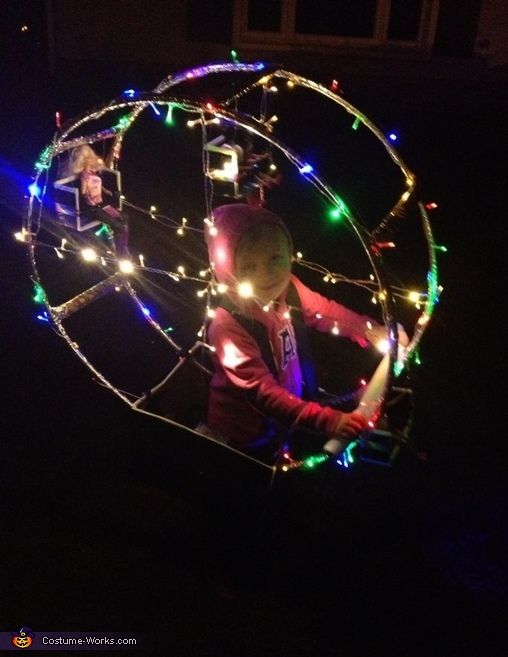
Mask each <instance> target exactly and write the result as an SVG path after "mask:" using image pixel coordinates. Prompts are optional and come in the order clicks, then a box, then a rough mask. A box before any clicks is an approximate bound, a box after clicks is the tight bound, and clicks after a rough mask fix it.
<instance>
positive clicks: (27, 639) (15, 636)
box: [11, 627, 35, 648]
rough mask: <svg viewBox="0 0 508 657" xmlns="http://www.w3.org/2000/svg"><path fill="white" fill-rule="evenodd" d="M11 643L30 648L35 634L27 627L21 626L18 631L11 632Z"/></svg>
mask: <svg viewBox="0 0 508 657" xmlns="http://www.w3.org/2000/svg"><path fill="white" fill-rule="evenodd" d="M11 634H12V645H13V646H15V647H16V648H30V646H31V645H32V641H33V637H34V636H35V634H34V633H33V632H32V630H31V629H30V628H29V627H22V628H21V629H20V631H19V632H11Z"/></svg>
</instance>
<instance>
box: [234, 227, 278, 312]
mask: <svg viewBox="0 0 508 657" xmlns="http://www.w3.org/2000/svg"><path fill="white" fill-rule="evenodd" d="M235 264H236V277H237V279H238V281H239V282H243V281H248V282H249V283H250V284H251V285H252V287H253V290H254V294H255V296H256V297H257V298H259V299H260V300H261V301H262V302H263V303H268V302H269V301H272V300H274V299H277V298H278V297H279V296H280V295H281V294H282V292H283V291H284V290H285V288H286V287H287V285H288V283H289V276H290V273H291V256H290V253H289V245H288V239H287V237H286V235H285V234H284V233H283V232H282V230H281V229H280V228H279V227H278V226H275V225H273V224H266V225H265V226H263V231H262V232H261V234H260V235H257V236H256V237H255V238H254V239H252V237H251V236H250V235H249V233H247V235H245V236H244V238H243V239H242V240H240V243H239V245H238V248H237V250H236V258H235Z"/></svg>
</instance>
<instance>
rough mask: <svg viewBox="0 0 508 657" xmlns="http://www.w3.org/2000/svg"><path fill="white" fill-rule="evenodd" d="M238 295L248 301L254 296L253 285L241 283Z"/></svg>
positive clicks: (246, 282)
mask: <svg viewBox="0 0 508 657" xmlns="http://www.w3.org/2000/svg"><path fill="white" fill-rule="evenodd" d="M238 294H239V295H240V296H241V297H243V298H244V299H248V298H249V297H252V296H253V294H254V288H253V287H252V283H249V282H248V281H243V282H242V283H239V284H238Z"/></svg>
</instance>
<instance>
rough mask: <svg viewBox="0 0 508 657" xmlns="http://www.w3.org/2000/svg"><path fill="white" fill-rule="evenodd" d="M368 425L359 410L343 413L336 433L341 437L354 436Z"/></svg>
mask: <svg viewBox="0 0 508 657" xmlns="http://www.w3.org/2000/svg"><path fill="white" fill-rule="evenodd" d="M366 426H367V420H366V419H365V418H364V417H363V415H362V414H361V413H358V411H353V412H352V413H342V414H341V418H340V420H339V422H338V424H337V426H336V428H335V432H334V435H335V436H337V437H339V438H350V439H352V438H354V437H355V436H356V434H357V433H360V431H362V430H363V429H365V427H366Z"/></svg>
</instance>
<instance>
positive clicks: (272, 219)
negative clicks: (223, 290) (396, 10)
mask: <svg viewBox="0 0 508 657" xmlns="http://www.w3.org/2000/svg"><path fill="white" fill-rule="evenodd" d="M212 215H213V218H214V226H215V228H216V229H217V233H216V235H212V234H211V233H210V231H206V233H205V235H206V243H207V246H208V256H209V258H210V263H211V265H212V268H213V271H214V273H215V277H216V278H217V280H218V281H219V283H225V284H226V285H231V284H234V282H235V252H236V249H237V247H238V243H239V242H240V240H241V239H242V237H243V236H244V235H245V233H246V232H247V231H248V230H249V229H250V228H252V227H253V226H257V225H259V224H275V225H276V226H279V228H280V229H281V230H282V232H283V233H284V234H285V235H286V237H287V238H288V243H289V251H290V253H291V252H292V250H293V242H292V240H291V235H290V234H289V231H288V229H287V227H286V225H285V223H284V222H283V221H282V219H281V218H280V217H279V216H278V215H276V214H275V213H274V212H270V210H266V209H265V208H260V207H254V206H250V205H247V204H245V203H233V204H231V205H221V206H219V207H218V208H215V209H214V210H213V211H212Z"/></svg>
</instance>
